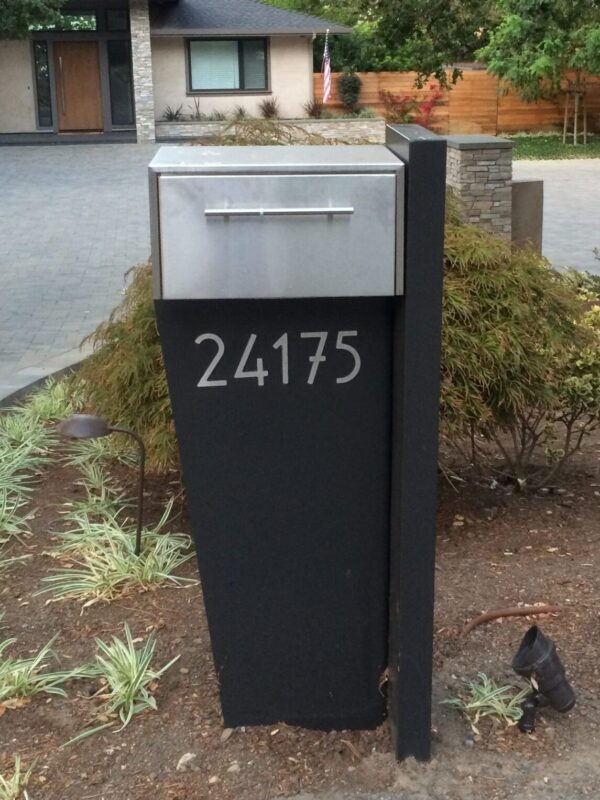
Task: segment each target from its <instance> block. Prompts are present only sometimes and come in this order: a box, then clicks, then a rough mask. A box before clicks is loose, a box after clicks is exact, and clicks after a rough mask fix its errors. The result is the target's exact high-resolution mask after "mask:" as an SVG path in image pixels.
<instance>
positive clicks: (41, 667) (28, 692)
mask: <svg viewBox="0 0 600 800" xmlns="http://www.w3.org/2000/svg"><path fill="white" fill-rule="evenodd" d="M56 638H57V636H53V637H52V639H50V641H49V642H47V643H46V644H45V645H44V646H43V647H42V648H41V649H40V650H39V651H38V652H37V653H36V654H35V655H34V656H31V657H30V658H11V657H9V656H6V655H5V651H6V650H8V649H9V648H10V647H11V646H12V645H13V644H15V642H16V641H17V640H16V639H14V638H13V639H5V640H4V641H2V642H0V705H4V706H5V707H10V706H11V705H19V704H21V703H22V702H23V701H24V700H25V701H26V700H27V699H28V698H30V697H33V696H34V695H36V694H40V693H42V692H43V693H45V694H57V695H61V696H62V697H66V693H65V691H64V689H62V688H61V685H62V684H63V683H65V682H66V681H68V680H72V679H74V678H77V677H83V675H84V674H85V673H83V674H80V673H79V672H78V671H77V670H71V671H68V672H49V671H48V669H47V668H48V663H49V662H50V661H51V660H53V659H55V658H56V656H55V654H54V651H53V649H52V647H53V645H54V642H55V641H56Z"/></svg>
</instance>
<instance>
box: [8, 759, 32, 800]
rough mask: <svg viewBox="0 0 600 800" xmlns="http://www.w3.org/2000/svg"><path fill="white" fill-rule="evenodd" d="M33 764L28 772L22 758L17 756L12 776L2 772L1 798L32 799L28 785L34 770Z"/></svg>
mask: <svg viewBox="0 0 600 800" xmlns="http://www.w3.org/2000/svg"><path fill="white" fill-rule="evenodd" d="M33 767H34V765H33V764H31V766H30V767H29V769H28V770H27V772H23V769H22V767H21V759H20V757H19V756H16V757H15V766H14V767H13V771H12V775H11V776H10V777H8V776H6V775H2V773H0V800H30V798H29V795H28V794H27V789H26V786H27V784H28V783H29V778H30V777H31V773H32V771H33Z"/></svg>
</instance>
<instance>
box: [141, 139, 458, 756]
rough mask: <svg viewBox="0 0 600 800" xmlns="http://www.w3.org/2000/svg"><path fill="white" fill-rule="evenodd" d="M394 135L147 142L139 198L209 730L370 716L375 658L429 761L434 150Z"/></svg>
mask: <svg viewBox="0 0 600 800" xmlns="http://www.w3.org/2000/svg"><path fill="white" fill-rule="evenodd" d="M413 138H414V140H415V141H414V143H413V141H412V139H413ZM400 139H402V136H401V137H400ZM405 144H406V147H404V145H402V147H399V148H395V147H393V146H390V147H386V146H383V145H357V146H348V145H340V146H314V147H310V146H309V147H305V146H290V147H189V146H179V147H163V148H161V150H160V151H159V152H158V154H157V155H156V157H155V158H154V160H153V161H152V163H151V165H150V200H151V203H150V206H151V219H152V260H153V277H154V294H155V308H156V315H157V323H158V329H159V334H160V338H161V344H162V349H163V354H164V360H165V367H166V372H167V379H168V384H169V393H170V396H171V402H172V406H173V414H174V419H175V426H176V430H177V436H178V440H179V449H180V455H181V465H182V474H183V480H184V483H185V486H186V490H187V499H188V505H189V511H190V519H191V526H192V533H193V537H194V541H195V545H196V551H197V556H198V566H199V570H200V576H201V579H202V589H203V596H204V602H205V607H206V613H207V619H208V625H209V631H210V636H211V643H212V648H213V655H214V664H215V669H216V672H217V676H218V683H219V690H220V696H221V707H222V711H223V717H224V723H225V725H226V726H227V727H236V726H240V725H253V724H271V723H279V722H286V723H289V724H294V725H304V726H307V727H311V728H321V729H338V730H340V729H341V730H343V729H347V728H373V727H375V726H377V725H379V724H381V723H382V722H383V720H384V719H385V717H386V714H387V708H388V702H387V700H386V697H385V689H386V686H387V678H386V675H388V674H389V675H390V676H391V677H390V680H389V683H390V686H392V687H397V686H401V687H402V688H401V690H398V691H400V694H398V693H397V692H396V694H395V695H394V696H393V697H392V699H391V700H390V716H391V718H392V723H393V726H394V725H395V724H396V722H395V721H396V720H397V719H400V715H401V718H402V720H405V722H404V721H403V722H402V725H404V726H405V727H406V732H402V733H401V735H400V736H399V738H398V741H399V742H400V744H399V745H398V746H397V748H396V749H397V753H398V754H399V755H400V754H401V755H410V754H412V755H416V756H417V757H426V755H427V753H428V752H429V749H428V748H429V707H430V697H429V689H430V678H431V676H430V664H429V661H430V649H431V637H430V630H431V603H432V592H431V580H432V576H433V557H432V552H431V541H432V535H433V534H432V532H433V530H434V521H435V520H434V504H433V500H432V498H433V491H434V486H435V479H436V460H435V448H434V445H433V444H432V443H433V442H434V441H435V420H436V416H437V412H436V403H437V394H436V392H437V388H436V387H437V380H438V378H439V316H440V299H441V241H442V228H443V198H444V164H445V160H444V144H443V142H441V141H440V140H438V139H437V137H432V136H431V135H429V134H428V133H427V132H423V131H422V129H418V130H417V134H416V135H415V136H413V135H412V134H411V137H409V138H408V139H407V140H406V143H405ZM413 147H414V148H415V149H414V152H415V153H416V154H417V156H416V157H415V158H414V159H413V160H412V161H411V156H410V153H411V152H413ZM417 243H418V244H417ZM409 364H410V369H409V368H408V365H409ZM415 437H416V438H415ZM411 481H412V483H411ZM399 545H400V548H399ZM421 549H423V555H422V554H421ZM192 626H193V621H192V620H190V627H192ZM428 654H429V656H428ZM403 659H404V660H403ZM394 691H395V690H394ZM400 705H402V708H401V709H400ZM394 729H395V728H394Z"/></svg>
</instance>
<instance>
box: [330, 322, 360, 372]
mask: <svg viewBox="0 0 600 800" xmlns="http://www.w3.org/2000/svg"><path fill="white" fill-rule="evenodd" d="M345 336H358V331H338V335H337V341H336V343H335V346H336V349H337V350H347V351H348V353H350V355H351V356H352V358H353V359H354V366H353V367H352V370H351V371H350V372H349V373H348V374H347V375H344V377H343V378H336V383H350V381H353V380H354V378H356V376H357V375H358V373H359V372H360V367H361V360H360V355H359V354H358V350H356V348H354V347H352V345H351V344H346V343H345V342H344V337H345Z"/></svg>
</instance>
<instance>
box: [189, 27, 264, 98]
mask: <svg viewBox="0 0 600 800" xmlns="http://www.w3.org/2000/svg"><path fill="white" fill-rule="evenodd" d="M188 61H189V86H190V91H192V92H235V91H253V90H254V91H265V90H266V89H267V40H266V39H192V40H190V41H189V42H188Z"/></svg>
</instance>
